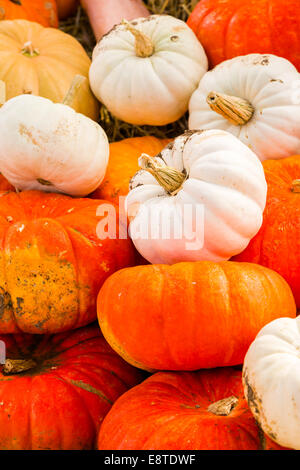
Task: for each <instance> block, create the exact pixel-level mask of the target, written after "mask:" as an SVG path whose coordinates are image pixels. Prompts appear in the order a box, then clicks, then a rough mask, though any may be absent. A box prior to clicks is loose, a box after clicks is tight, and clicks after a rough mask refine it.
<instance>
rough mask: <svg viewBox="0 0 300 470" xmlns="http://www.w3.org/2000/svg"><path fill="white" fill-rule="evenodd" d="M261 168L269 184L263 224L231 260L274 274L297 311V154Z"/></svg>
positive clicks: (299, 168) (299, 224) (299, 278)
mask: <svg viewBox="0 0 300 470" xmlns="http://www.w3.org/2000/svg"><path fill="white" fill-rule="evenodd" d="M263 166H264V170H265V175H266V180H267V183H268V197H267V205H266V208H265V212H264V221H263V225H262V227H261V229H260V231H259V232H258V234H257V235H256V236H255V237H254V238H253V239H252V240H251V242H250V244H249V245H248V247H247V248H246V250H245V251H244V252H243V253H241V254H239V255H238V256H236V257H235V258H234V259H235V260H236V261H248V262H251V263H258V264H261V265H263V266H267V267H268V268H271V269H274V271H277V272H278V273H279V274H281V276H283V277H284V279H285V280H286V281H287V282H288V284H289V285H290V287H291V289H292V291H293V294H294V297H295V299H296V303H297V306H298V308H300V155H296V156H292V157H289V158H284V159H281V160H267V161H265V162H263ZM282 316H283V315H282Z"/></svg>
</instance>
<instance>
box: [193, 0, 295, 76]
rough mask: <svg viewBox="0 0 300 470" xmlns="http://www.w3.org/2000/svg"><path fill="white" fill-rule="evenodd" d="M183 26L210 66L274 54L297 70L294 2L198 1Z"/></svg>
mask: <svg viewBox="0 0 300 470" xmlns="http://www.w3.org/2000/svg"><path fill="white" fill-rule="evenodd" d="M187 24H188V25H189V26H190V27H191V28H192V30H193V31H194V33H195V34H196V35H197V37H198V39H199V40H200V41H201V43H202V44H203V47H204V49H205V51H206V53H207V55H208V58H209V62H210V66H211V67H214V66H215V65H217V64H219V63H220V62H223V61H224V60H227V59H231V58H232V57H237V56H241V55H246V54H250V53H261V54H266V53H267V54H268V53H269V54H275V55H277V56H280V57H284V58H286V59H288V60H289V61H291V62H292V63H293V64H294V65H295V67H297V68H298V70H300V35H299V30H300V4H299V2H298V0H247V2H245V1H244V0H201V2H199V3H198V4H197V6H196V8H195V9H194V11H193V12H192V14H191V15H190V17H189V19H188V22H187Z"/></svg>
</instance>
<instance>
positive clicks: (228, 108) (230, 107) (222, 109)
mask: <svg viewBox="0 0 300 470" xmlns="http://www.w3.org/2000/svg"><path fill="white" fill-rule="evenodd" d="M206 101H207V103H208V104H209V106H210V108H211V109H212V110H213V111H215V112H216V113H218V114H221V116H223V117H224V118H225V119H227V120H228V121H229V122H231V123H232V124H234V125H235V126H243V125H245V124H247V122H249V121H250V119H251V118H252V116H253V114H254V112H255V109H254V107H253V106H252V104H251V103H250V101H248V100H245V99H244V98H238V97H236V96H230V95H225V94H222V93H216V92H215V91H212V92H211V93H209V94H208V95H207V98H206Z"/></svg>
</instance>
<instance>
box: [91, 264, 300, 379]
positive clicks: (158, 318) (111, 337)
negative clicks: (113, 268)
mask: <svg viewBox="0 0 300 470" xmlns="http://www.w3.org/2000/svg"><path fill="white" fill-rule="evenodd" d="M281 316H286V317H295V316H296V306H295V301H294V298H293V295H292V292H291V290H290V288H289V286H288V284H287V283H286V282H285V280H284V279H283V278H282V277H281V276H279V275H278V274H277V273H275V272H274V271H271V270H269V269H267V268H263V267H262V266H258V265H255V264H251V263H243V264H239V263H234V262H230V261H229V262H221V263H213V262H206V261H202V262H190V263H178V264H175V265H173V266H167V265H147V266H137V267H133V268H129V269H122V270H120V271H118V272H117V273H114V274H113V275H112V276H110V278H109V279H107V280H106V282H105V283H104V285H103V286H102V288H101V290H100V292H99V295H98V319H99V323H100V327H101V330H102V333H103V334H104V337H105V338H106V340H107V341H108V343H109V344H110V345H111V347H112V348H113V349H114V350H115V351H116V352H118V353H119V354H120V355H121V356H122V357H123V358H124V359H125V360H126V361H128V362H129V363H130V364H132V365H134V366H136V367H140V368H141V369H146V370H198V369H201V368H213V367H223V366H232V365H237V364H241V363H242V362H243V359H244V356H245V354H246V352H247V349H248V348H249V346H250V344H251V342H252V341H253V339H254V338H255V336H256V335H257V333H258V332H259V330H260V329H261V328H262V327H263V326H264V325H266V324H267V323H268V322H270V321H272V320H274V319H275V318H278V317H281ZM128 332H130V334H128Z"/></svg>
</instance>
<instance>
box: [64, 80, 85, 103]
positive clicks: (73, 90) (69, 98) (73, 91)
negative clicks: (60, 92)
mask: <svg viewBox="0 0 300 470" xmlns="http://www.w3.org/2000/svg"><path fill="white" fill-rule="evenodd" d="M86 80H87V79H86V77H83V76H82V75H75V77H74V79H73V81H72V83H71V86H70V88H69V90H68V92H67V94H66V96H65V98H64V99H63V102H62V103H63V104H66V105H67V106H70V108H72V107H73V105H74V101H75V99H76V97H77V94H78V91H79V90H80V88H81V87H82V85H83V84H84V83H85V82H86Z"/></svg>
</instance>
